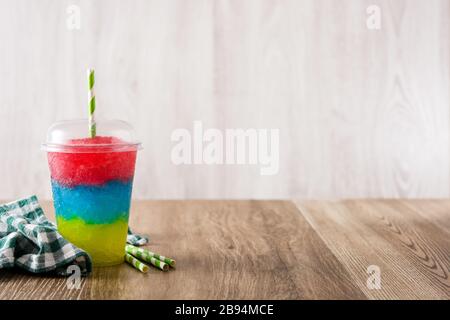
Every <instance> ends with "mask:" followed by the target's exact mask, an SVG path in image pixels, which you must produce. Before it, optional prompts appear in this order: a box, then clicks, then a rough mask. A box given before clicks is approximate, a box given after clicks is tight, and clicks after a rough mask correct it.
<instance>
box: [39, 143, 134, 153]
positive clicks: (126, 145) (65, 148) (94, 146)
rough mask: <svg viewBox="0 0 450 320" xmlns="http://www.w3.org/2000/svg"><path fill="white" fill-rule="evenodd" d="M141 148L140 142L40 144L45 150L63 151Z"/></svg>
mask: <svg viewBox="0 0 450 320" xmlns="http://www.w3.org/2000/svg"><path fill="white" fill-rule="evenodd" d="M74 149H75V150H74ZM141 149H142V145H141V143H140V142H124V143H100V144H91V145H87V144H64V143H48V142H45V143H42V144H41V150H44V151H47V152H65V153H102V152H126V151H137V150H141Z"/></svg>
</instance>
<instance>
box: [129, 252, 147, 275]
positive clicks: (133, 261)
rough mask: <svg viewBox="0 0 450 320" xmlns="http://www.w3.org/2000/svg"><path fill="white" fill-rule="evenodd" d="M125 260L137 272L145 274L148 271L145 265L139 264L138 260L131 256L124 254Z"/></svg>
mask: <svg viewBox="0 0 450 320" xmlns="http://www.w3.org/2000/svg"><path fill="white" fill-rule="evenodd" d="M125 260H126V262H128V263H129V264H131V265H132V266H133V267H135V268H136V269H138V270H139V271H141V272H143V273H146V272H147V271H148V266H147V265H146V264H145V263H142V262H140V261H139V260H138V259H136V258H135V257H133V256H132V255H131V254H128V253H126V254H125Z"/></svg>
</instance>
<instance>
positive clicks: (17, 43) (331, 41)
mask: <svg viewBox="0 0 450 320" xmlns="http://www.w3.org/2000/svg"><path fill="white" fill-rule="evenodd" d="M73 4H74V5H78V6H79V7H80V9H81V29H80V30H69V29H68V28H67V26H66V20H67V18H68V14H67V12H66V9H67V7H68V6H69V5H73ZM371 4H375V5H378V6H379V7H380V8H381V18H382V20H381V30H378V31H376V30H375V31H374V30H369V29H368V28H367V27H366V19H367V14H366V8H367V7H368V6H369V5H371ZM449 49H450V1H448V0H427V1H423V0H384V1H382V0H370V1H367V0H346V1H335V0H278V1H277V0H272V1H269V0H245V1H243V0H233V1H231V0H217V1H212V0H178V1H174V0H153V1H149V0H130V1H123V0H115V1H112V0H95V1H94V0H90V1H88V0H85V1H78V0H70V1H65V0H33V1H32V0H28V1H27V0H0V119H1V121H2V123H1V125H0V146H1V151H0V178H1V183H0V198H2V199H7V198H9V199H11V198H17V197H20V196H23V195H27V194H32V193H36V194H37V195H38V196H40V197H41V198H49V197H50V196H51V193H50V184H49V172H48V169H47V163H46V158H45V154H44V153H43V152H42V151H41V150H40V143H41V142H42V141H43V140H44V138H45V132H46V129H47V127H48V126H49V125H50V124H51V123H52V122H54V121H56V120H61V119H68V118H80V117H83V116H85V112H86V92H85V87H86V84H85V82H86V81H85V70H86V68H87V67H88V66H94V67H95V69H96V74H97V77H96V79H97V85H96V93H97V103H98V113H99V116H103V117H108V118H121V119H124V120H127V121H129V122H131V123H132V124H133V125H134V126H135V127H136V130H137V135H138V137H139V138H140V139H141V140H142V142H143V145H144V148H145V149H144V150H143V151H142V152H141V153H140V154H139V160H138V165H137V177H136V179H135V189H134V196H135V197H136V198H293V197H296V198H329V197H332V198H337V197H448V196H449V195H450V194H449V191H450V190H449V189H450V188H449V165H450V158H449V146H450V144H449V130H450V127H449V107H450V97H449V90H450V81H449V76H450V51H449ZM194 120H202V121H203V123H204V125H205V126H206V127H217V128H221V129H225V128H279V129H280V171H279V174H277V175H275V176H260V175H259V168H258V167H256V166H206V165H196V166H194V165H193V166H175V165H173V164H172V162H171V160H170V151H171V148H172V146H173V145H174V144H173V143H172V142H171V141H170V134H171V132H172V131H173V130H174V129H176V128H192V122H193V121H194Z"/></svg>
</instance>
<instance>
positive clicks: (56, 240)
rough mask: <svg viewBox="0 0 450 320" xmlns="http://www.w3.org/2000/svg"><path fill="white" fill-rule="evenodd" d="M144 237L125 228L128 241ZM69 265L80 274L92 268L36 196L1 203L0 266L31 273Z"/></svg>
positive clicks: (62, 270) (62, 271)
mask: <svg viewBox="0 0 450 320" xmlns="http://www.w3.org/2000/svg"><path fill="white" fill-rule="evenodd" d="M147 241H148V239H147V238H145V237H141V236H139V235H136V234H133V233H132V232H131V231H130V230H128V236H127V242H128V243H130V244H133V245H142V244H145V243H147ZM124 250H125V249H124ZM70 265H78V267H79V268H80V270H81V274H82V275H87V274H89V273H90V272H91V270H92V263H91V258H90V257H89V255H88V254H87V253H86V252H85V251H83V250H81V249H79V248H77V247H76V246H74V245H73V244H71V243H70V242H68V241H67V240H66V239H64V238H63V237H62V236H61V235H60V234H59V233H58V230H57V228H56V226H55V225H54V224H53V223H52V222H50V221H49V220H47V218H46V217H45V215H44V212H43V211H42V208H41V206H40V205H39V202H38V199H37V197H36V196H31V197H29V198H25V199H21V200H17V201H14V202H10V203H7V204H3V205H0V269H2V268H12V267H14V266H17V267H19V268H22V269H25V270H27V271H30V272H33V273H43V272H55V273H56V274H59V275H62V276H67V275H69V273H67V268H68V266H70Z"/></svg>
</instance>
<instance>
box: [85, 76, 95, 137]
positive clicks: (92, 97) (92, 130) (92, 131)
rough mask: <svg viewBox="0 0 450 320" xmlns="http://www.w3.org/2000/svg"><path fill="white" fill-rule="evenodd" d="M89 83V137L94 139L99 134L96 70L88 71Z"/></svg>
mask: <svg viewBox="0 0 450 320" xmlns="http://www.w3.org/2000/svg"><path fill="white" fill-rule="evenodd" d="M87 73H88V83H89V91H88V96H89V137H91V138H94V137H95V136H96V134H97V125H96V123H95V117H94V115H95V93H94V84H95V74H94V69H88V72H87Z"/></svg>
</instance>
